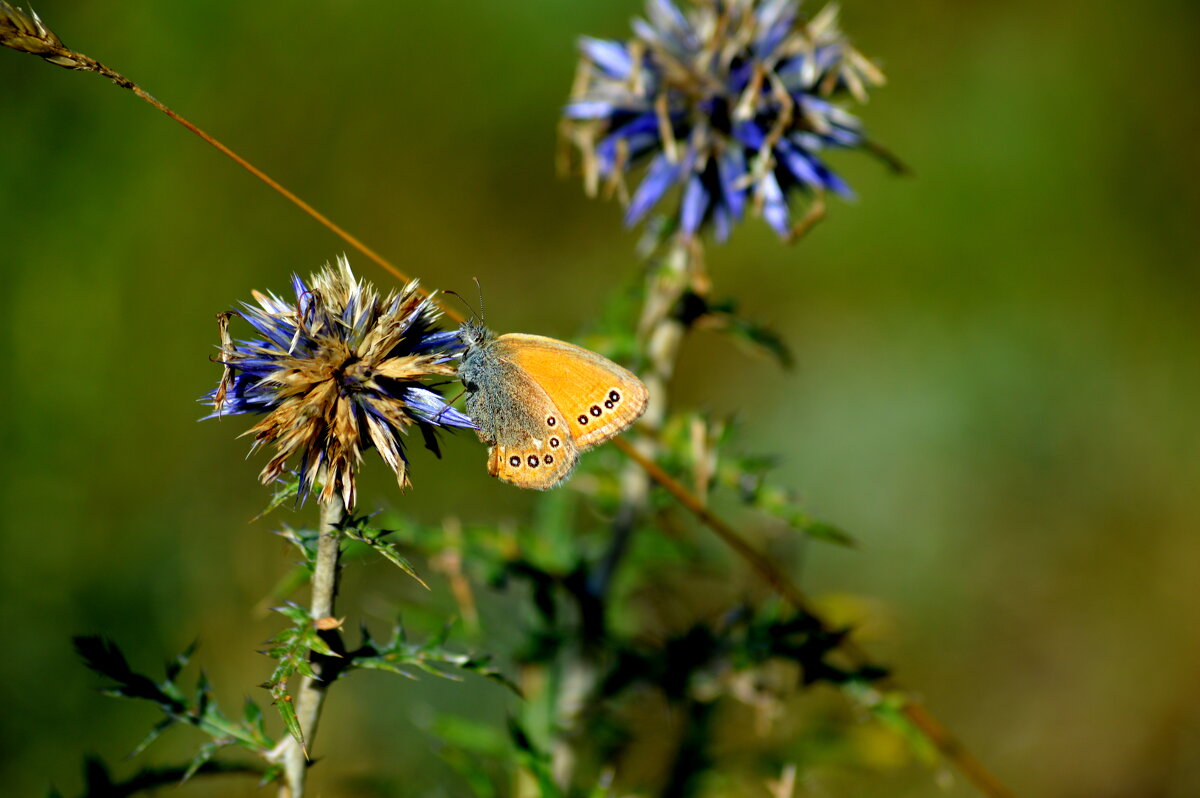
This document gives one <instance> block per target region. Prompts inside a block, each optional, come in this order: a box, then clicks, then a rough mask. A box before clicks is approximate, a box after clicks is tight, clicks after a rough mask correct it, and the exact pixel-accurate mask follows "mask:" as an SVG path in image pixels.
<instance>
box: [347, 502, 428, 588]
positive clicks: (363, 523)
mask: <svg viewBox="0 0 1200 798" xmlns="http://www.w3.org/2000/svg"><path fill="white" fill-rule="evenodd" d="M369 520H370V519H369V518H368V517H367V516H358V517H356V518H348V519H346V520H345V521H344V522H342V523H341V524H339V525H338V532H339V533H340V534H341V535H342V536H343V537H345V538H346V539H348V540H352V541H354V542H356V543H361V544H362V545H364V546H366V547H367V548H369V549H370V550H371V551H374V552H375V553H376V554H379V555H382V556H383V557H385V558H386V559H387V560H388V561H389V562H391V563H392V564H393V565H395V566H396V567H397V568H399V569H400V570H401V571H404V573H406V574H408V575H409V576H411V577H412V578H413V579H416V580H417V581H418V582H420V583H421V587H423V588H425V589H426V590H428V589H429V585H427V584H425V580H423V579H422V578H421V577H419V576H417V572H416V571H415V570H414V569H413V567H412V563H410V562H409V561H408V560H407V559H405V558H404V556H403V555H401V554H400V550H399V549H397V548H396V545H395V544H394V543H391V542H390V541H387V540H384V538H386V537H388V536H390V535H393V534H394V533H395V530H388V529H378V528H375V527H372V526H370V525H369V524H368V523H367V522H368V521H369Z"/></svg>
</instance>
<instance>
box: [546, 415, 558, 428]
mask: <svg viewBox="0 0 1200 798" xmlns="http://www.w3.org/2000/svg"><path fill="white" fill-rule="evenodd" d="M557 423H558V419H557V418H555V417H554V416H547V417H546V426H547V427H553V426H554V425H555V424H557Z"/></svg>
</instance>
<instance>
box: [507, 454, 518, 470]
mask: <svg viewBox="0 0 1200 798" xmlns="http://www.w3.org/2000/svg"><path fill="white" fill-rule="evenodd" d="M508 464H509V465H510V466H512V467H513V468H520V467H521V458H520V457H517V456H516V455H515V454H514V455H513V456H512V457H510V458H508Z"/></svg>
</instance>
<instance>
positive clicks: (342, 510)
mask: <svg viewBox="0 0 1200 798" xmlns="http://www.w3.org/2000/svg"><path fill="white" fill-rule="evenodd" d="M345 517H346V507H345V505H344V504H342V498H341V495H340V494H338V493H336V492H335V493H334V496H333V498H332V499H331V500H330V501H329V502H327V503H326V504H322V505H321V528H320V535H319V537H318V542H317V562H316V566H315V567H314V568H313V575H312V606H311V608H310V610H309V617H310V618H312V620H313V623H319V622H321V621H323V620H326V619H330V618H332V617H333V601H334V598H335V597H336V596H337V583H338V559H339V557H340V555H341V542H342V541H341V533H340V532H339V531H338V527H339V526H340V525H341V523H342V522H343V521H344V520H345ZM333 629H336V626H334V627H333ZM334 634H336V632H334ZM337 648H338V646H334V650H335V651H336V650H337ZM323 659H324V658H322V657H320V656H316V655H314V656H313V670H314V671H315V672H316V675H317V678H312V677H309V676H305V677H302V678H301V680H300V687H299V689H298V690H296V692H295V694H294V695H293V696H292V700H294V701H295V702H296V719H297V720H298V721H299V722H300V731H301V732H302V733H303V736H304V745H303V746H302V745H300V743H298V742H296V739H295V738H294V737H291V736H290V735H289V736H288V737H286V738H284V739H283V740H282V741H281V742H280V744H279V745H277V746H276V747H275V750H274V751H272V752H271V755H270V757H269V758H270V759H271V760H272V761H275V762H282V763H283V768H284V783H283V785H282V786H280V788H279V798H303V796H304V782H305V778H306V776H307V774H308V760H309V752H310V751H312V747H313V739H314V738H315V737H316V735H317V722H318V721H319V720H320V719H321V707H322V706H323V705H324V703H325V692H326V691H327V690H328V689H329V683H328V682H325V681H322V680H321V679H320V676H321V675H322V673H324V672H326V671H327V670H328V669H329V668H328V665H329V663H326V662H324V661H323Z"/></svg>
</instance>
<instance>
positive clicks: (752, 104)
mask: <svg viewBox="0 0 1200 798" xmlns="http://www.w3.org/2000/svg"><path fill="white" fill-rule="evenodd" d="M633 32H634V36H633V38H632V39H631V40H629V41H624V42H617V41H605V40H601V39H593V38H588V37H584V38H582V39H581V40H580V44H579V49H580V52H581V56H582V58H581V65H580V70H581V71H580V78H579V80H578V81H577V83H576V86H577V88H576V91H575V94H574V95H573V96H572V97H571V101H570V103H568V104H567V106H566V107H565V108H564V110H563V116H564V118H565V120H566V123H565V125H564V130H565V135H566V137H567V138H568V139H569V140H570V141H571V143H572V144H574V146H575V147H576V148H577V150H578V151H579V153H580V155H581V156H582V158H583V162H584V173H585V174H586V175H588V176H589V180H588V183H587V185H588V190H589V191H594V190H595V189H596V188H597V187H598V185H599V184H600V183H601V182H605V183H607V184H609V185H610V186H611V185H612V184H617V185H621V184H622V183H623V181H624V179H625V172H626V171H628V170H631V169H638V168H639V167H645V174H644V176H643V177H642V179H641V181H640V183H639V184H638V186H637V189H636V190H635V191H633V192H632V197H631V198H630V201H629V207H628V209H627V210H626V213H625V221H626V223H627V224H629V225H634V224H637V223H638V222H641V221H642V220H643V219H645V218H646V216H647V215H648V214H649V213H650V212H651V210H652V209H654V208H656V207H660V206H661V205H663V204H665V203H666V202H668V196H670V197H671V198H674V203H675V204H674V206H673V209H672V210H670V211H669V212H668V213H669V215H671V216H673V217H674V219H675V221H676V223H677V225H678V227H679V229H681V230H682V231H684V232H685V233H686V234H689V235H690V234H694V233H698V232H700V231H702V230H705V229H710V230H712V232H713V233H714V234H715V235H716V237H717V238H718V240H724V239H725V238H726V237H727V236H728V235H729V233H730V232H731V230H732V228H733V226H734V225H735V224H736V223H737V222H738V221H741V219H742V218H743V216H744V212H745V208H746V206H747V202H746V200H747V197H756V198H757V200H756V201H755V202H754V203H752V204H751V207H753V208H755V209H756V211H757V212H758V213H759V214H760V215H762V216H763V217H764V219H766V221H767V223H768V224H770V225H771V227H772V228H773V229H775V231H776V232H778V233H779V235H780V236H781V237H785V238H786V237H789V236H790V235H791V233H792V230H791V228H790V225H791V219H792V218H793V217H794V216H795V215H797V214H795V213H794V208H793V207H792V204H793V203H795V202H797V198H798V197H799V198H800V200H799V201H800V202H803V201H804V199H803V198H805V197H809V198H811V197H814V196H820V195H822V194H825V193H827V192H832V193H835V194H839V195H842V196H847V197H849V196H852V192H851V191H850V187H849V186H847V185H846V183H845V182H844V181H843V180H842V179H841V178H839V177H838V176H837V175H836V174H835V173H834V172H833V171H832V170H831V169H830V168H829V167H828V166H827V165H826V164H825V161H824V151H825V150H833V149H849V150H855V149H857V150H862V149H864V146H865V144H866V141H865V139H864V136H863V133H862V126H861V124H860V123H859V121H858V119H857V118H855V117H854V116H853V115H851V114H850V113H848V112H847V111H846V110H844V109H843V108H842V107H841V105H840V104H839V101H840V100H842V99H845V98H847V97H849V98H852V99H854V100H857V101H859V102H863V101H865V99H866V88H867V87H868V86H873V85H880V84H882V83H883V82H884V78H883V74H882V73H881V72H880V71H879V69H878V68H877V67H876V66H875V65H874V64H872V63H871V62H870V61H869V60H867V59H866V58H865V57H863V56H862V55H861V54H860V53H859V52H858V51H857V50H855V49H854V48H853V47H852V46H851V45H850V44H849V42H848V41H847V40H846V37H845V36H844V35H843V34H842V33H841V31H840V30H839V29H838V26H837V9H836V7H835V6H833V5H830V6H828V7H826V8H825V10H823V11H821V12H820V13H819V14H817V15H816V16H814V17H812V18H805V17H803V16H802V15H801V14H800V2H799V0H678V2H675V1H673V0H647V2H646V14H645V17H644V18H638V19H635V20H634V21H633ZM597 178H599V179H597ZM673 189H678V190H673ZM617 194H618V196H629V192H628V191H625V192H617Z"/></svg>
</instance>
